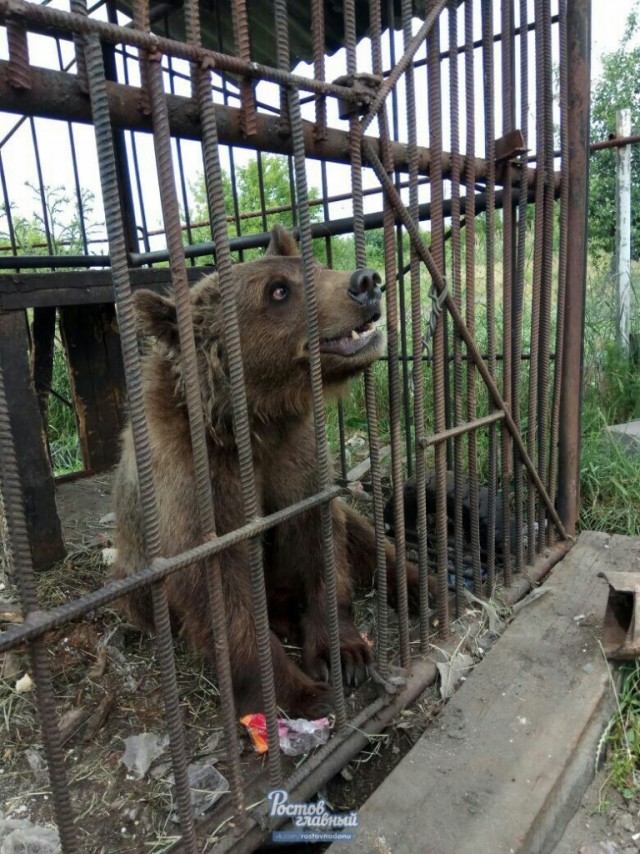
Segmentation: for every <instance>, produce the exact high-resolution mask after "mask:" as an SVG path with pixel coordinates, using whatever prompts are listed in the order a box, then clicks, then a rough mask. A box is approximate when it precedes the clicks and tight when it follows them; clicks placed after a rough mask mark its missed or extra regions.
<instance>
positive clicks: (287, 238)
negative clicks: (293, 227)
mask: <svg viewBox="0 0 640 854" xmlns="http://www.w3.org/2000/svg"><path fill="white" fill-rule="evenodd" d="M265 254H266V255H299V254H300V252H299V251H298V244H297V243H296V239H295V237H294V236H293V234H291V232H290V231H287V229H286V228H285V227H284V226H283V225H274V226H273V228H272V229H271V240H270V241H269V245H268V246H267V251H266V253H265Z"/></svg>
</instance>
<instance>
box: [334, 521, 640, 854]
mask: <svg viewBox="0 0 640 854" xmlns="http://www.w3.org/2000/svg"><path fill="white" fill-rule="evenodd" d="M639 553H640V540H638V539H636V538H632V537H610V536H608V535H607V534H602V533H591V532H587V533H583V534H581V535H580V537H579V539H578V543H577V544H576V545H575V546H574V548H573V549H572V550H571V551H570V552H569V554H568V555H567V557H566V558H565V559H564V560H563V561H562V562H561V563H559V564H558V565H557V566H556V567H555V569H554V570H553V572H552V573H551V576H550V578H549V580H548V581H547V582H546V583H545V584H544V586H543V588H542V590H544V591H545V592H544V593H543V594H542V595H540V596H539V598H537V599H535V600H533V601H530V602H529V603H528V604H527V605H525V606H524V607H523V608H522V609H521V610H520V611H519V612H518V614H517V616H516V618H515V620H514V622H513V623H512V624H511V625H510V626H509V628H508V629H507V630H506V631H505V633H504V634H503V635H502V637H501V638H500V639H499V640H498V641H497V642H496V643H495V644H494V646H493V647H492V649H491V651H490V652H489V653H488V655H487V656H486V658H484V659H483V660H482V661H481V662H480V663H479V664H478V665H477V666H476V668H475V669H474V670H473V671H472V672H471V673H469V674H468V675H467V679H466V681H465V682H464V683H463V685H462V687H461V688H460V689H459V690H458V691H457V693H456V694H455V695H454V696H453V698H452V699H451V700H450V701H449V703H448V704H447V706H446V708H445V709H444V711H443V713H442V714H441V715H440V716H439V717H438V718H437V719H436V721H435V725H434V726H431V727H430V728H429V729H428V730H427V731H426V732H425V733H424V734H423V735H422V736H421V738H420V740H419V741H418V743H417V744H416V746H415V747H414V748H412V750H411V751H410V752H409V753H408V754H407V755H406V756H405V757H404V759H403V760H402V761H401V762H400V764H399V765H398V766H397V767H396V768H395V769H394V771H393V772H392V773H391V775H390V776H389V777H387V778H386V780H385V781H384V782H383V783H382V785H381V786H380V787H379V788H378V789H377V791H376V792H374V794H373V795H372V796H371V797H370V798H369V800H368V801H367V802H366V804H365V805H364V807H363V808H362V809H361V810H360V811H359V812H360V824H359V826H358V828H357V830H356V838H355V841H354V842H351V843H348V844H347V843H341V844H334V845H332V846H331V847H330V848H329V851H330V852H331V854H343V852H344V854H347V852H348V854H365V852H367V854H368V852H371V851H376V852H379V854H389V852H393V854H413V852H415V851H421V852H425V854H477V852H491V854H508V852H515V851H518V852H521V854H523V852H530V854H533V852H536V854H541V852H551V851H553V849H554V846H555V845H556V843H557V842H558V840H559V838H560V837H561V835H562V833H563V831H564V828H565V827H566V825H567V823H568V821H569V819H570V818H571V816H572V815H573V812H574V810H575V807H576V805H577V803H579V801H580V798H581V797H582V794H583V793H584V791H585V789H586V787H587V785H588V784H589V782H590V780H591V778H592V777H593V773H594V766H595V759H594V757H595V751H596V749H597V744H598V741H599V738H600V736H601V733H602V730H603V728H604V726H605V724H606V722H607V720H608V719H609V716H610V714H611V710H612V708H613V698H612V694H611V688H610V680H609V672H608V667H607V664H606V662H605V660H604V657H603V655H602V651H601V649H600V646H599V642H598V636H599V632H600V631H601V627H602V619H603V615H604V608H605V602H606V598H607V585H606V584H605V582H604V581H603V580H602V579H600V578H598V573H599V572H600V571H601V570H602V569H603V568H605V567H607V566H608V567H609V568H612V566H620V565H624V566H629V565H631V564H634V563H635V562H637V561H638V559H639V558H638V555H639Z"/></svg>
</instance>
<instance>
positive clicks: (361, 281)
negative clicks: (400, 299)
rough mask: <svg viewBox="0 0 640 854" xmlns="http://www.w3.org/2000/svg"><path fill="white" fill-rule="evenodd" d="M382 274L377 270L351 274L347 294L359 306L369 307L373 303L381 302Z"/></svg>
mask: <svg viewBox="0 0 640 854" xmlns="http://www.w3.org/2000/svg"><path fill="white" fill-rule="evenodd" d="M381 281H382V279H381V278H380V274H379V273H377V272H376V271H375V270H369V269H364V270H356V271H355V273H352V274H351V278H350V279H349V289H348V291H347V293H348V294H349V296H350V297H351V299H353V300H355V301H356V302H357V303H359V305H362V306H367V305H369V304H370V303H372V302H379V301H380V298H381V297H382V291H381V290H380V282H381Z"/></svg>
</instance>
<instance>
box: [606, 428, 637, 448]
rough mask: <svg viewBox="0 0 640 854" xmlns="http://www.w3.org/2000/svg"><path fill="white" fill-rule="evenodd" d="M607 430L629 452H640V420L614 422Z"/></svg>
mask: <svg viewBox="0 0 640 854" xmlns="http://www.w3.org/2000/svg"><path fill="white" fill-rule="evenodd" d="M607 430H608V431H609V433H610V434H611V436H612V437H613V438H614V439H617V440H618V441H619V442H620V444H621V445H622V446H623V448H624V449H625V451H626V452H627V453H628V454H637V453H640V421H629V422H628V423H627V424H612V425H610V426H609V427H607Z"/></svg>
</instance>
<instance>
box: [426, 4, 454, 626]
mask: <svg viewBox="0 0 640 854" xmlns="http://www.w3.org/2000/svg"><path fill="white" fill-rule="evenodd" d="M430 5H431V6H433V5H434V2H433V0H431V2H430ZM427 86H428V99H429V147H430V150H431V156H432V163H431V174H430V179H431V180H430V187H431V254H432V257H433V262H434V264H435V265H436V267H437V268H438V269H439V270H442V269H443V267H444V215H443V177H442V82H441V68H440V30H439V22H437V23H436V24H435V25H434V26H433V27H432V29H431V31H430V33H429V35H428V36H427ZM432 285H433V286H435V283H432ZM446 322H447V316H446V313H444V312H443V313H442V314H441V315H440V316H439V318H438V321H437V325H436V329H435V332H434V336H433V364H432V377H433V409H434V415H433V420H434V431H435V432H436V433H441V432H442V431H443V430H444V429H445V427H446V414H445V335H444V332H445V323H446ZM435 457H436V462H435V465H436V543H437V563H438V618H439V626H438V629H439V632H440V636H441V637H443V638H446V637H447V636H448V634H449V594H448V587H449V585H448V576H449V557H448V550H447V546H448V536H449V533H448V522H447V446H446V444H445V443H443V442H439V443H438V444H437V445H436V448H435Z"/></svg>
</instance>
